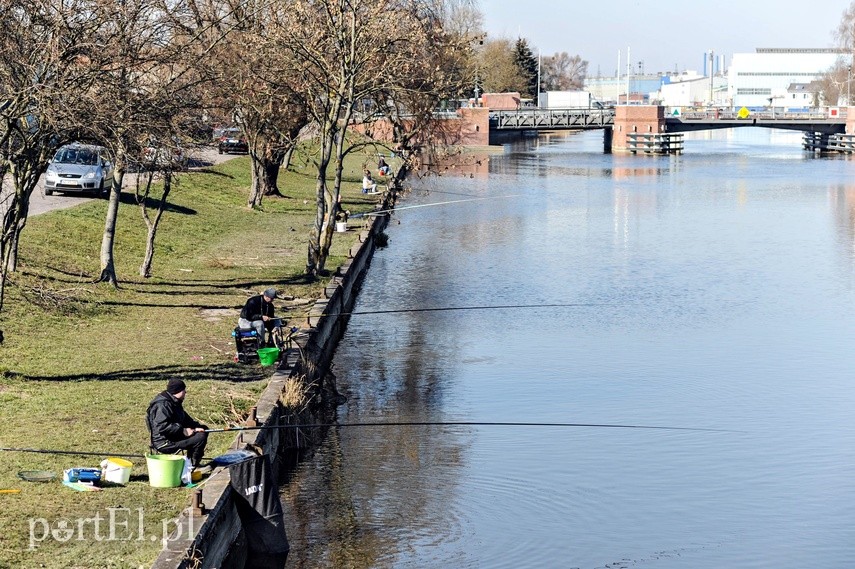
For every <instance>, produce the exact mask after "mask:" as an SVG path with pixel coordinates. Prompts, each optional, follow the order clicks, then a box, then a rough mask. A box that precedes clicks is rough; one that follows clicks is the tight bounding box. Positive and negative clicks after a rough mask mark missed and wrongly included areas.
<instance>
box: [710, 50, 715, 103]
mask: <svg viewBox="0 0 855 569" xmlns="http://www.w3.org/2000/svg"><path fill="white" fill-rule="evenodd" d="M714 59H715V55H714V54H713V50H710V106H711V107H712V106H713V78H714V77H715V71H713V60H714Z"/></svg>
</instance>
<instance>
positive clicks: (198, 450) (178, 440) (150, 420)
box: [146, 378, 208, 468]
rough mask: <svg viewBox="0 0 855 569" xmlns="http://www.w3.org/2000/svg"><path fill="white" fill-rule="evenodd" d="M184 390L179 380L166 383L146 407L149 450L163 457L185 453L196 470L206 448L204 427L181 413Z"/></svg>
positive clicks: (182, 410)
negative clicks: (163, 455) (149, 440)
mask: <svg viewBox="0 0 855 569" xmlns="http://www.w3.org/2000/svg"><path fill="white" fill-rule="evenodd" d="M186 395H187V386H186V385H185V383H184V382H183V381H182V380H180V379H176V378H173V379H170V380H169V382H168V383H167V384H166V390H165V391H161V392H160V393H159V394H158V395H157V396H156V397H155V398H154V399H152V401H151V403H150V404H149V406H148V411H147V412H146V422H147V424H148V430H149V432H150V433H151V448H152V449H153V450H155V451H157V452H159V453H163V454H175V453H177V452H179V451H182V450H186V451H187V458H189V459H190V462H191V464H192V465H193V468H198V467H199V463H201V462H202V456H203V455H204V454H205V445H206V444H208V433H206V432H205V430H207V428H208V427H207V426H206V425H203V424H202V423H200V422H199V421H197V420H196V419H194V418H193V417H191V416H190V415H188V414H187V412H185V411H184V406H183V403H184V397H185V396H186Z"/></svg>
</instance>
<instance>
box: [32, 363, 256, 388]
mask: <svg viewBox="0 0 855 569" xmlns="http://www.w3.org/2000/svg"><path fill="white" fill-rule="evenodd" d="M16 375H17V376H18V377H19V378H20V379H23V380H26V381H161V382H163V385H164V386H165V385H166V382H167V381H169V380H170V379H171V378H173V377H176V378H180V379H183V380H184V381H204V380H214V381H230V382H232V383H246V382H252V381H258V380H260V379H264V378H265V377H267V376H268V375H269V372H268V371H267V370H266V369H263V368H262V367H261V366H258V365H251V364H239V363H219V364H213V365H205V366H190V365H167V366H154V367H150V368H142V369H127V370H120V371H114V372H109V373H99V374H95V373H77V374H68V375H24V374H16Z"/></svg>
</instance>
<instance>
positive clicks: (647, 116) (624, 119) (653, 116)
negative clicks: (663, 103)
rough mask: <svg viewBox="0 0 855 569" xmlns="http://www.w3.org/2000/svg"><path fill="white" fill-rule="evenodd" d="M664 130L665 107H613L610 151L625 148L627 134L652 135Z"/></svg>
mask: <svg viewBox="0 0 855 569" xmlns="http://www.w3.org/2000/svg"><path fill="white" fill-rule="evenodd" d="M664 130H665V107H660V106H656V105H620V106H617V107H615V126H614V133H613V137H612V150H616V151H621V150H626V148H627V134H629V133H633V132H637V133H654V134H658V133H660V132H664Z"/></svg>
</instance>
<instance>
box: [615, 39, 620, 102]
mask: <svg viewBox="0 0 855 569" xmlns="http://www.w3.org/2000/svg"><path fill="white" fill-rule="evenodd" d="M615 86H616V87H615V88H616V90H617V93H615V95H616V96H617V98H616V99H615V105H620V50H617V77H616V81H615Z"/></svg>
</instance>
